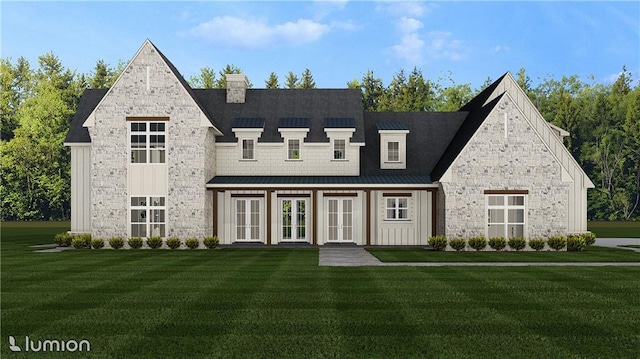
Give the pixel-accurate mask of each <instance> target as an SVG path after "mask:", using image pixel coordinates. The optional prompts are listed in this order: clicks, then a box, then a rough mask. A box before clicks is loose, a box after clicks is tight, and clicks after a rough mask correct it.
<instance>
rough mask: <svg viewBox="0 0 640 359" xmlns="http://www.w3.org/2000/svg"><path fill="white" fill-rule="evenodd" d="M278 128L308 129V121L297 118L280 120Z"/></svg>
mask: <svg viewBox="0 0 640 359" xmlns="http://www.w3.org/2000/svg"><path fill="white" fill-rule="evenodd" d="M278 128H309V119H308V118H298V117H289V118H281V119H280V122H279V123H278Z"/></svg>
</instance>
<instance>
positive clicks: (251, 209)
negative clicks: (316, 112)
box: [235, 198, 262, 242]
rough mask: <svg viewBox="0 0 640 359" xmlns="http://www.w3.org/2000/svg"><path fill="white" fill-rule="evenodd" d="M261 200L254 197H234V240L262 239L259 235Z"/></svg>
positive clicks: (253, 240) (252, 240) (260, 231)
mask: <svg viewBox="0 0 640 359" xmlns="http://www.w3.org/2000/svg"><path fill="white" fill-rule="evenodd" d="M261 202H262V200H261V199H255V198H237V199H235V212H236V213H235V217H236V230H235V233H236V241H251V242H255V241H262V238H261V237H260V233H262V230H261V223H260V221H261V218H262V213H261V212H262V210H261V209H262V205H261V204H262V203H261Z"/></svg>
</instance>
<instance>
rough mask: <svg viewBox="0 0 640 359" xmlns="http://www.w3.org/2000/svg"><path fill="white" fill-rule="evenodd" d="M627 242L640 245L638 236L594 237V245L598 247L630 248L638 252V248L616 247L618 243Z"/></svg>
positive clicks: (639, 250) (625, 243)
mask: <svg viewBox="0 0 640 359" xmlns="http://www.w3.org/2000/svg"><path fill="white" fill-rule="evenodd" d="M627 244H635V245H638V246H640V238H596V243H595V244H594V245H596V246H600V247H609V248H622V249H630V250H632V251H636V252H640V248H628V247H618V246H620V245H627Z"/></svg>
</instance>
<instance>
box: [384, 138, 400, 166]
mask: <svg viewBox="0 0 640 359" xmlns="http://www.w3.org/2000/svg"><path fill="white" fill-rule="evenodd" d="M387 161H389V162H399V161H400V143H399V142H387Z"/></svg>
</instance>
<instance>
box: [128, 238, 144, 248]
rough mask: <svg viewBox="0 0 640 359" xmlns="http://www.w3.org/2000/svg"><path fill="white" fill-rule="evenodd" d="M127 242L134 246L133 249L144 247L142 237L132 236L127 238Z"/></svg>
mask: <svg viewBox="0 0 640 359" xmlns="http://www.w3.org/2000/svg"><path fill="white" fill-rule="evenodd" d="M127 243H129V247H131V248H133V249H140V248H142V243H143V242H142V238H140V237H131V238H129V239H128V240H127Z"/></svg>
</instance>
